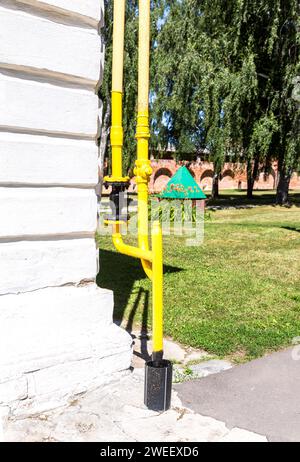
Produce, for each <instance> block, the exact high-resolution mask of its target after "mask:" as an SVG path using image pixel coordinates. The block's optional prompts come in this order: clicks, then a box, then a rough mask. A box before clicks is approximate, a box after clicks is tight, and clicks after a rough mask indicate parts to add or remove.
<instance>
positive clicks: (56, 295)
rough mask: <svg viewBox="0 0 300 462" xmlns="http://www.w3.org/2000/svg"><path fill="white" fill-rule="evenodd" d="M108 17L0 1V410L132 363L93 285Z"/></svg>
mask: <svg viewBox="0 0 300 462" xmlns="http://www.w3.org/2000/svg"><path fill="white" fill-rule="evenodd" d="M103 13H104V12H103V2H102V1H101V0H47V1H46V0H45V1H37V0H16V1H13V0H3V1H2V2H1V4H0V217H1V218H0V220H1V221H0V407H1V405H2V406H4V405H7V404H8V405H9V407H10V408H11V409H12V410H14V411H16V410H17V409H19V410H20V409H25V410H30V409H32V408H35V409H36V405H37V403H38V404H39V405H40V406H42V407H43V406H44V405H45V406H46V407H47V406H48V407H49V406H50V407H51V403H52V404H55V403H58V402H59V400H60V399H61V398H64V399H65V398H66V397H67V396H68V394H70V393H74V392H75V391H76V392H78V391H80V390H82V389H84V388H86V387H90V386H95V385H97V384H100V383H102V382H103V381H106V380H109V378H110V376H111V373H113V372H114V371H118V370H122V369H125V368H127V367H129V364H130V355H131V350H130V339H129V336H128V335H127V334H126V333H125V332H123V331H122V330H121V329H119V328H117V327H116V326H114V325H113V324H112V309H113V297H112V293H111V292H110V291H107V290H101V289H98V288H97V287H96V284H95V277H96V273H97V269H98V250H97V249H96V245H95V239H94V234H95V230H96V225H97V198H96V193H95V187H96V185H97V183H98V147H97V144H96V139H97V135H98V133H99V125H100V123H99V115H100V114H101V101H99V99H98V96H97V94H96V87H97V85H98V84H99V82H100V83H101V78H102V74H103V58H104V56H103V54H104V53H103V44H102V43H101V36H100V29H101V26H102V25H103ZM112 355H114V359H113V361H111V362H110V361H109V358H110V357H111V356H112ZM45 367H46V368H47V370H44V368H45ZM20 403H21V404H22V405H20ZM42 403H44V404H43V405H42Z"/></svg>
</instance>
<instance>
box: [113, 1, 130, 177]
mask: <svg viewBox="0 0 300 462" xmlns="http://www.w3.org/2000/svg"><path fill="white" fill-rule="evenodd" d="M125 3H126V2H125V0H115V1H114V25H113V57H112V102H111V104H112V124H111V131H110V140H111V150H112V178H111V180H114V181H118V180H121V181H122V147H123V126H122V96H123V61H124V33H125Z"/></svg>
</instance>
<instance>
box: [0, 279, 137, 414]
mask: <svg viewBox="0 0 300 462" xmlns="http://www.w3.org/2000/svg"><path fill="white" fill-rule="evenodd" d="M112 309H113V295H112V292H111V291H109V290H105V289H99V288H98V287H96V285H95V284H89V285H86V286H82V287H75V286H66V287H56V288H47V289H41V290H37V291H33V292H27V293H23V294H19V295H3V296H0V313H1V325H0V406H9V407H10V412H11V413H12V414H18V415H20V414H29V413H36V412H42V411H45V410H47V409H52V408H54V407H56V406H60V405H63V404H65V403H66V402H67V401H68V399H70V397H72V396H74V395H76V394H78V393H82V392H84V391H86V390H89V389H91V388H95V387H98V386H100V385H102V384H104V383H107V382H108V381H110V380H111V379H112V377H113V376H114V374H115V373H117V372H119V371H123V370H126V369H128V368H129V367H130V363H131V355H132V348H131V343H132V341H131V337H130V336H129V335H128V334H127V333H126V332H125V331H124V330H122V329H121V328H119V327H118V326H116V325H115V324H113V323H112V322H111V319H112Z"/></svg>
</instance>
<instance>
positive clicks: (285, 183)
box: [276, 167, 292, 205]
mask: <svg viewBox="0 0 300 462" xmlns="http://www.w3.org/2000/svg"><path fill="white" fill-rule="evenodd" d="M291 176H292V170H291V169H285V168H284V167H282V169H281V171H280V173H279V182H278V186H277V194H276V204H278V205H288V204H289V187H290V181H291Z"/></svg>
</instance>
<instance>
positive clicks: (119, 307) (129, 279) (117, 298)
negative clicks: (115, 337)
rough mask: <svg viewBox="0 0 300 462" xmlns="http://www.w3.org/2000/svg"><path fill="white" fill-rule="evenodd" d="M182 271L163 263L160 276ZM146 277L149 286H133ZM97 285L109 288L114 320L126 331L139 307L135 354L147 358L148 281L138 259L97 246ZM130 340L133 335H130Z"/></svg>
mask: <svg viewBox="0 0 300 462" xmlns="http://www.w3.org/2000/svg"><path fill="white" fill-rule="evenodd" d="M179 271H182V269H181V268H177V267H174V266H170V265H164V275H167V274H170V273H177V272H179ZM144 280H147V283H146V284H147V285H148V286H149V288H145V287H138V288H137V287H136V285H135V283H136V282H138V281H144ZM96 282H97V284H98V286H99V287H102V288H106V289H110V290H112V291H113V293H114V314H113V319H114V322H115V323H116V324H118V325H121V324H122V325H123V326H125V329H126V330H127V332H129V333H130V334H131V335H132V331H133V329H134V326H135V317H136V314H137V311H138V309H139V310H142V315H141V323H140V334H139V336H140V339H141V352H140V353H139V352H136V351H135V354H136V355H137V356H139V357H141V358H143V359H144V360H146V361H147V360H149V359H150V354H149V352H148V350H147V340H148V327H149V324H148V322H149V312H151V306H150V304H151V297H150V292H151V281H150V280H148V278H147V276H146V274H145V273H144V270H143V268H142V266H141V262H140V260H138V259H135V258H132V257H128V256H127V255H123V254H121V253H119V252H114V251H110V250H106V249H101V248H100V271H99V274H98V275H97V280H96ZM133 294H134V295H135V297H134V301H133V302H132V298H133ZM129 301H131V305H132V306H131V309H130V312H129V313H128V312H127V313H126V310H127V307H128V304H129ZM132 337H133V339H134V338H135V335H132Z"/></svg>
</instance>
